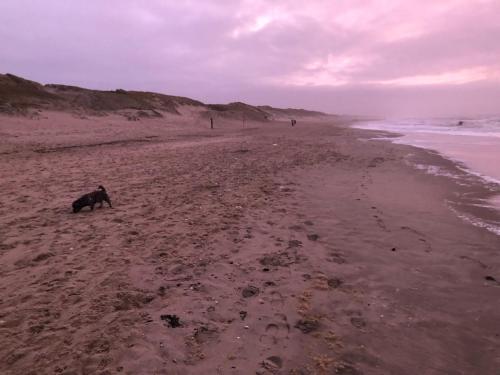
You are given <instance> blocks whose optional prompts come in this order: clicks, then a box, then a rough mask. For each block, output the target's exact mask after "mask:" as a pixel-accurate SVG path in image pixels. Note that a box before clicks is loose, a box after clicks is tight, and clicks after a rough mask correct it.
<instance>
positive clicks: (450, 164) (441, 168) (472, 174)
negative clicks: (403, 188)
mask: <svg viewBox="0 0 500 375" xmlns="http://www.w3.org/2000/svg"><path fill="white" fill-rule="evenodd" d="M352 126H353V128H355V129H360V130H363V131H367V132H369V133H368V134H370V132H371V134H373V135H374V137H371V138H368V141H377V142H389V143H391V144H393V145H395V146H397V145H401V146H407V147H409V148H410V149H412V150H414V151H415V152H412V153H411V154H414V157H413V158H412V157H410V158H408V161H407V162H408V163H409V165H411V166H412V167H413V168H414V169H415V170H420V171H424V172H425V173H427V174H429V175H432V176H435V177H441V178H443V177H444V178H447V179H449V180H450V182H451V183H452V184H451V185H450V188H451V190H452V191H453V193H455V194H458V196H456V195H453V194H451V196H450V209H451V210H452V211H453V212H454V214H455V215H457V216H459V217H461V218H462V219H463V220H465V221H467V222H468V223H470V224H471V225H475V226H479V227H482V228H485V229H487V230H489V231H491V232H492V233H495V234H497V235H499V236H500V201H499V200H498V199H499V198H498V197H499V196H500V183H499V182H498V181H497V180H495V179H491V178H489V177H487V176H483V175H482V174H481V173H479V172H476V171H474V170H472V169H470V168H469V167H468V166H467V165H466V164H465V163H463V162H461V161H459V160H456V159H453V158H451V157H449V156H447V155H445V154H443V153H442V152H440V151H437V150H435V149H432V148H430V147H424V146H416V145H411V144H408V143H403V142H397V139H398V138H399V137H402V136H404V135H403V134H401V133H396V132H390V131H385V130H374V129H373V130H372V129H364V128H356V126H355V125H352ZM417 150H418V151H417ZM410 159H413V160H410ZM488 203H490V204H488Z"/></svg>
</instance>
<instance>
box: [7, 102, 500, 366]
mask: <svg viewBox="0 0 500 375" xmlns="http://www.w3.org/2000/svg"><path fill="white" fill-rule="evenodd" d="M181 112H182V113H181V114H182V115H181V116H179V115H173V114H164V116H163V117H162V118H148V119H142V120H140V121H127V120H126V119H124V118H123V117H122V116H117V115H107V116H91V115H88V116H77V115H75V114H72V113H65V112H51V111H43V112H42V113H41V114H40V115H39V116H37V117H36V118H34V119H29V118H25V117H15V116H2V117H0V176H1V179H0V189H1V191H2V193H3V194H2V196H1V198H0V277H1V281H2V282H1V284H0V333H1V338H0V343H1V345H0V373H2V374H37V375H38V374H54V373H56V374H66V375H70V374H75V375H76V374H169V375H170V374H343V375H359V374H365V375H371V374H381V375H382V374H429V375H433V374H467V375H470V374H496V372H498V368H500V352H499V349H498V348H499V347H500V324H499V322H498V311H500V300H499V299H498V293H499V291H500V258H499V256H498V254H499V253H498V251H499V249H500V236H498V235H496V234H495V233H494V232H492V231H489V230H488V228H485V227H481V226H477V225H476V226H475V225H472V224H471V223H470V221H467V220H465V219H464V216H467V215H472V216H473V217H481V218H482V219H484V221H483V222H486V223H488V222H495V221H496V220H498V216H496V215H497V211H495V210H494V209H493V208H491V207H480V206H478V205H477V204H476V203H477V202H479V201H482V200H483V199H489V198H490V196H491V198H492V199H493V196H492V192H491V191H489V190H488V188H487V186H485V185H484V183H482V182H480V181H476V180H474V179H473V178H472V177H470V178H472V180H470V184H469V185H467V186H464V185H460V184H458V183H457V181H463V180H460V179H456V178H450V176H449V175H448V174H447V173H448V172H450V173H452V174H453V173H457V174H458V173H465V172H463V171H462V172H460V168H459V167H460V165H458V164H456V163H454V162H453V161H451V160H447V159H444V158H443V157H442V156H441V155H439V154H438V153H436V152H432V151H428V150H425V149H422V148H417V147H413V146H410V145H403V144H395V143H392V142H390V141H387V140H386V141H373V140H372V139H373V138H374V137H382V136H386V137H387V136H389V135H388V134H386V133H382V132H380V131H371V130H363V129H355V128H352V127H351V126H350V125H351V124H352V121H350V120H348V119H343V118H342V117H336V116H332V117H327V118H322V119H314V118H304V119H301V118H297V120H298V123H297V125H296V126H295V127H291V126H290V122H289V121H268V122H259V121H251V120H248V121H244V120H235V119H231V118H221V119H216V121H215V129H213V130H211V129H210V128H209V122H208V120H207V119H203V118H200V117H197V115H196V113H195V109H193V108H191V107H189V106H186V107H184V108H183V109H182V111H181ZM418 165H422V166H429V165H432V166H436V167H437V168H439V171H446V173H441V174H439V173H437V174H429V173H428V171H427V170H426V169H425V168H421V169H419V168H416V166H418ZM98 185H103V186H105V188H106V189H107V191H108V193H109V195H110V198H111V201H112V203H113V208H109V207H108V206H107V205H105V206H104V207H103V208H95V209H94V210H93V211H90V210H88V208H86V209H84V210H82V212H81V213H79V214H73V213H72V212H71V203H72V201H73V200H75V199H77V198H78V197H79V196H81V195H82V194H84V193H87V192H90V191H92V190H94V189H96V188H97V186H98ZM461 215H462V216H461ZM467 217H468V216H467Z"/></svg>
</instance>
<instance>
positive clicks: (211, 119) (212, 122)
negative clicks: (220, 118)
mask: <svg viewBox="0 0 500 375" xmlns="http://www.w3.org/2000/svg"><path fill="white" fill-rule="evenodd" d="M213 128H214V119H213V118H212V117H210V129H213Z"/></svg>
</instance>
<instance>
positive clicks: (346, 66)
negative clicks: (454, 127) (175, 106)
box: [0, 0, 500, 111]
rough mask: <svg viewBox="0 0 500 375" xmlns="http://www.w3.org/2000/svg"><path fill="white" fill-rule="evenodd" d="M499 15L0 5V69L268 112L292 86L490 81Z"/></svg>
mask: <svg viewBox="0 0 500 375" xmlns="http://www.w3.org/2000/svg"><path fill="white" fill-rule="evenodd" d="M498 14H500V2H499V1H495V0H476V1H470V0H442V1H430V0H421V1H417V0H414V1H410V0H408V1H389V0H337V1H331V0H314V1H308V2H304V1H299V0H274V1H264V0H218V1H215V0H206V1H194V0H184V1H173V0H151V1H147V2H144V1H139V0H109V1H105V2H103V1H98V0H86V1H83V0H76V1H71V2H61V1H58V0H46V1H44V2H39V1H36V0H3V1H2V2H0V36H1V38H2V40H4V41H5V42H4V44H3V45H2V54H1V55H0V71H2V72H12V73H15V74H20V75H24V76H27V77H29V78H32V79H35V80H40V81H43V82H64V83H68V84H78V85H83V86H91V87H96V88H116V87H130V88H136V89H145V90H158V91H164V92H171V93H174V94H181V95H189V96H192V97H195V98H199V99H201V100H205V101H231V100H257V99H258V97H257V96H256V95H255V94H254V93H256V92H261V93H262V95H261V97H262V98H263V100H264V98H266V101H270V102H271V104H273V102H279V100H280V99H279V97H278V96H279V95H281V97H284V96H285V95H284V93H285V90H290V88H291V87H294V88H295V89H296V90H299V91H296V92H297V93H298V92H303V93H305V92H307V93H308V94H307V95H310V91H309V90H310V89H311V88H316V90H317V91H316V92H318V93H319V92H320V91H318V89H317V88H320V87H323V88H331V89H332V90H333V89H335V90H342V92H343V93H345V91H344V90H352V92H358V91H357V90H360V88H361V87H368V86H369V87H370V90H372V88H373V87H377V86H380V88H381V89H383V88H384V87H387V86H394V87H400V88H402V87H407V88H408V89H412V90H414V89H415V88H416V87H419V86H422V87H423V86H428V85H432V86H440V85H441V86H443V85H460V86H464V85H470V84H473V83H474V82H484V83H485V84H497V83H498V76H499V65H498V61H500V43H498V41H497V39H498V35H500V23H499V22H498V21H497V15H498ZM295 89H294V90H295ZM276 90H278V91H276ZM280 90H281V91H280ZM277 92H281V94H277ZM270 93H273V95H278V96H274V97H273V96H272V95H271V94H270ZM297 95H298V94H297ZM300 95H306V94H300ZM415 95H417V94H415ZM442 95H449V93H446V94H445V93H444V91H443V94H442ZM488 95H491V92H488ZM302 99H303V100H304V103H306V102H307V100H306V99H307V98H306V97H304V96H302ZM443 100H444V99H443ZM314 103H319V104H318V105H320V106H321V108H319V109H324V110H332V111H335V110H337V108H336V107H334V106H333V107H332V105H331V104H330V101H329V100H327V99H326V98H325V99H324V101H321V98H318V99H317V100H316V101H315V102H314ZM348 107H349V106H346V108H348ZM349 108H351V107H349Z"/></svg>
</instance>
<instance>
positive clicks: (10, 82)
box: [0, 73, 326, 121]
mask: <svg viewBox="0 0 500 375" xmlns="http://www.w3.org/2000/svg"><path fill="white" fill-rule="evenodd" d="M185 106H191V107H194V108H197V109H198V111H199V112H200V114H201V115H202V117H214V116H215V117H221V118H227V119H243V120H253V121H268V120H270V119H276V118H287V119H288V118H291V117H318V116H325V115H326V114H325V113H322V112H316V111H308V110H304V109H292V108H288V109H281V108H273V107H271V106H253V105H250V104H246V103H242V102H233V103H229V104H205V103H202V102H200V101H198V100H194V99H190V98H186V97H182V96H174V95H166V94H162V93H156V92H148V91H135V90H124V89H116V90H92V89H87V88H82V87H77V86H70V85H63V84H46V85H42V84H40V83H38V82H35V81H30V80H27V79H25V78H22V77H18V76H15V75H13V74H9V73H7V74H0V114H7V115H24V116H31V115H32V113H33V111H37V110H55V111H78V112H81V113H83V114H88V115H102V114H109V113H110V112H111V113H114V112H118V111H124V110H128V111H129V112H128V113H127V117H129V119H138V118H142V117H163V113H162V112H166V113H167V114H174V115H181V114H182V110H181V108H182V107H185ZM130 110H132V111H136V112H133V113H130Z"/></svg>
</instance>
